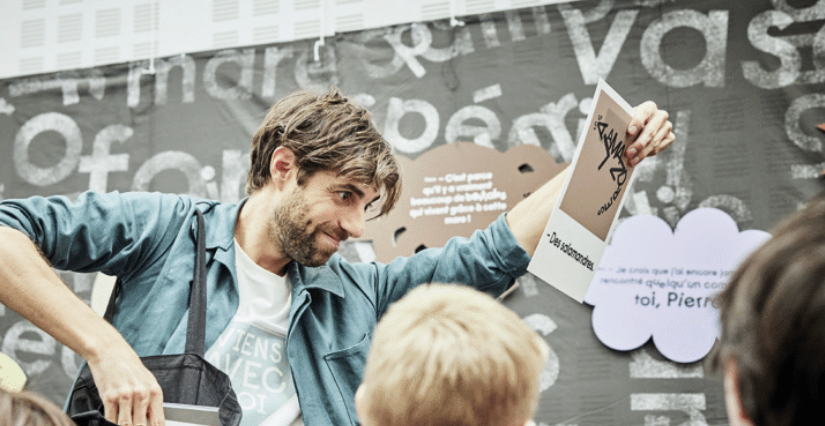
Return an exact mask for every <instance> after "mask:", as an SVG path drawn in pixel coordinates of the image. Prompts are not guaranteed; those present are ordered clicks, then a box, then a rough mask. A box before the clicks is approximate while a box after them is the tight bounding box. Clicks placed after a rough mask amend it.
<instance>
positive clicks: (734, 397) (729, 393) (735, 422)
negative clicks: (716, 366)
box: [724, 358, 753, 426]
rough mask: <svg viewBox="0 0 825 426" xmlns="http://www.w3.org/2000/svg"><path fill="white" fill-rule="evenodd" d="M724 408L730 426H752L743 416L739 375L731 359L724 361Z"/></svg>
mask: <svg viewBox="0 0 825 426" xmlns="http://www.w3.org/2000/svg"><path fill="white" fill-rule="evenodd" d="M724 369H725V372H724V387H725V407H726V408H727V410H728V420H730V424H731V426H753V421H751V419H750V418H749V417H748V415H747V414H745V410H744V408H743V406H742V395H741V394H740V393H739V373H738V370H737V369H736V363H735V362H734V360H733V359H730V358H729V359H728V360H727V361H725V366H724Z"/></svg>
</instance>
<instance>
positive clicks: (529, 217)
mask: <svg viewBox="0 0 825 426" xmlns="http://www.w3.org/2000/svg"><path fill="white" fill-rule="evenodd" d="M627 133H628V134H630V135H633V136H636V139H635V140H634V141H633V143H632V144H630V146H628V148H627V150H626V151H625V159H626V161H627V163H628V164H629V165H631V167H635V166H636V165H637V164H639V162H640V161H642V160H643V159H644V158H646V157H649V156H651V155H656V154H658V153H659V152H661V151H662V150H664V149H666V148H667V147H668V146H670V144H671V143H673V140H674V138H675V136H674V135H673V124H672V123H671V122H670V121H668V113H667V111H662V110H660V109H659V108H658V107H656V104H655V103H653V102H650V101H648V102H645V103H643V104H641V105H639V106H637V107H636V108H634V110H633V118H631V120H630V125H629V126H628V130H627ZM568 170H569V169H566V170H564V171H563V172H561V173H559V174H558V175H556V176H554V177H553V179H550V181H548V182H547V183H545V184H544V185H542V186H541V188H539V189H538V190H536V191H535V192H533V193H532V194H530V196H529V197H527V198H525V199H524V200H522V201H521V202H519V203H518V204H516V206H515V207H513V209H512V210H510V212H508V213H507V224H508V225H509V226H510V230H511V231H512V232H513V235H514V236H515V237H516V240H518V242H519V245H521V247H522V248H523V249H524V250H525V251H527V253H529V254H530V256H532V255H533V252H535V251H536V247H537V246H538V243H539V239H540V238H541V233H542V232H543V231H544V228H545V227H546V226H547V221H548V220H550V213H552V212H553V208H554V207H555V205H556V200H558V198H559V196H560V195H561V189H562V186H564V180H565V179H566V178H567V173H568Z"/></svg>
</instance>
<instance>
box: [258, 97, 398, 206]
mask: <svg viewBox="0 0 825 426" xmlns="http://www.w3.org/2000/svg"><path fill="white" fill-rule="evenodd" d="M281 146H283V147H286V148H289V149H291V150H292V151H293V152H294V153H295V158H296V161H297V164H298V184H299V185H303V184H304V183H305V182H306V179H307V178H309V177H310V176H312V175H313V174H314V173H315V172H318V171H330V172H333V173H335V174H336V175H338V176H341V177H345V178H348V179H352V180H353V181H355V182H356V183H360V184H365V185H369V186H372V187H375V188H376V189H377V190H378V191H379V192H380V193H381V198H382V201H383V202H382V204H381V210H380V212H379V213H378V216H381V215H385V214H387V213H388V212H389V211H390V210H391V209H392V208H393V206H394V205H395V203H396V202H397V201H398V197H399V195H400V193H401V175H400V172H399V169H398V164H397V163H396V161H395V158H394V157H393V155H392V146H391V145H390V144H389V143H388V142H387V141H386V140H385V139H384V137H383V136H381V134H380V133H379V132H378V130H377V129H376V128H375V126H374V125H373V123H372V120H371V117H370V113H369V111H367V109H366V108H364V107H363V106H361V105H358V104H357V103H354V102H352V101H351V100H349V99H347V97H345V96H344V95H343V94H342V93H341V92H340V90H338V89H337V88H332V89H331V90H329V91H328V92H326V93H317V92H314V91H311V90H300V91H297V92H294V93H292V94H290V95H288V96H286V97H285V98H283V99H281V100H280V101H278V102H277V103H276V104H275V105H274V106H273V107H272V108H271V109H270V110H269V112H268V113H267V114H266V118H265V119H264V122H263V124H262V125H261V127H260V128H259V129H258V131H257V132H256V133H255V135H254V136H253V137H252V153H251V158H250V160H251V168H250V170H249V174H248V176H247V178H246V193H247V194H252V193H253V192H255V191H257V190H259V189H261V188H262V187H263V186H264V185H265V184H266V181H267V180H268V179H269V177H270V175H269V165H270V164H269V162H270V160H271V159H272V153H273V152H274V151H275V149H277V148H278V147H281Z"/></svg>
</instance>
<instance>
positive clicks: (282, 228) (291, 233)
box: [269, 188, 345, 267]
mask: <svg viewBox="0 0 825 426" xmlns="http://www.w3.org/2000/svg"><path fill="white" fill-rule="evenodd" d="M309 226H310V220H309V206H307V204H306V200H304V197H303V195H302V194H301V189H299V188H296V189H295V190H294V191H292V193H291V194H290V195H289V197H287V198H286V200H284V202H283V204H281V205H280V206H278V207H277V208H276V209H275V215H274V217H273V218H272V222H271V224H270V230H269V231H270V233H271V234H272V236H273V237H274V239H275V240H276V241H278V242H279V243H280V244H281V249H282V251H283V253H284V254H285V255H286V256H287V257H288V258H290V259H292V260H294V261H296V262H298V263H299V264H301V265H304V266H310V267H316V266H321V265H323V264H325V263H327V261H328V260H329V258H330V257H331V256H332V255H333V254H334V253H335V251H336V250H334V249H333V250H326V251H321V250H320V249H319V248H318V233H319V232H322V231H321V230H320V229H319V228H315V230H313V231H309V230H308V228H309ZM329 233H330V234H331V235H333V236H336V237H337V238H339V240H340V241H343V240H344V239H345V237H344V238H342V237H343V236H342V235H340V234H341V233H342V232H341V231H335V232H329Z"/></svg>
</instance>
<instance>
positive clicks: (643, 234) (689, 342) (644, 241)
mask: <svg viewBox="0 0 825 426" xmlns="http://www.w3.org/2000/svg"><path fill="white" fill-rule="evenodd" d="M768 238H770V234H768V233H767V232H764V231H759V230H748V231H743V232H739V230H738V228H737V226H736V222H735V221H734V220H733V218H731V217H730V216H729V215H728V214H727V213H725V212H723V211H721V210H718V209H713V208H700V209H696V210H693V211H691V212H689V213H688V214H686V215H685V216H684V217H683V218H682V219H681V220H680V221H679V223H678V224H677V226H676V229H675V230H674V231H671V228H670V226H669V225H668V224H667V223H666V222H665V221H664V220H662V219H660V218H658V217H656V216H649V215H640V216H633V217H630V218H628V219H626V220H625V221H624V222H622V223H621V224H620V225H619V226H618V227H617V228H616V230H615V232H614V234H613V237H612V241H611V244H610V245H608V247H607V249H606V250H605V253H604V256H603V257H602V261H601V263H600V264H599V269H598V271H597V272H596V275H595V277H594V278H593V282H592V284H591V286H590V289H589V291H588V293H587V296H586V297H585V302H586V303H588V304H590V305H593V316H592V323H593V331H594V332H595V333H596V336H597V337H598V339H599V340H600V341H601V342H602V343H604V344H605V345H606V346H608V347H610V348H613V349H616V350H621V351H627V350H632V349H636V348H639V347H640V346H642V345H643V344H645V343H646V342H647V341H648V340H649V339H651V338H652V339H653V343H654V344H655V345H656V348H657V349H658V350H659V352H661V354H662V355H664V356H665V357H666V358H668V359H670V360H672V361H675V362H681V363H690V362H695V361H698V360H700V359H702V358H703V357H704V356H705V355H707V354H708V353H709V352H710V350H711V348H712V347H713V344H714V343H715V341H716V339H717V338H718V337H719V311H718V307H717V306H715V304H714V297H715V296H716V295H717V294H718V293H719V292H720V291H722V290H723V289H724V288H725V287H726V286H727V283H728V281H729V279H730V277H731V276H732V274H733V272H734V271H735V270H736V268H737V267H738V265H739V263H741V262H742V261H743V260H744V259H745V257H747V255H748V254H749V253H751V252H752V251H753V250H754V249H756V248H757V247H758V246H759V245H761V244H762V243H764V242H765V241H766V240H767V239H768Z"/></svg>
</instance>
